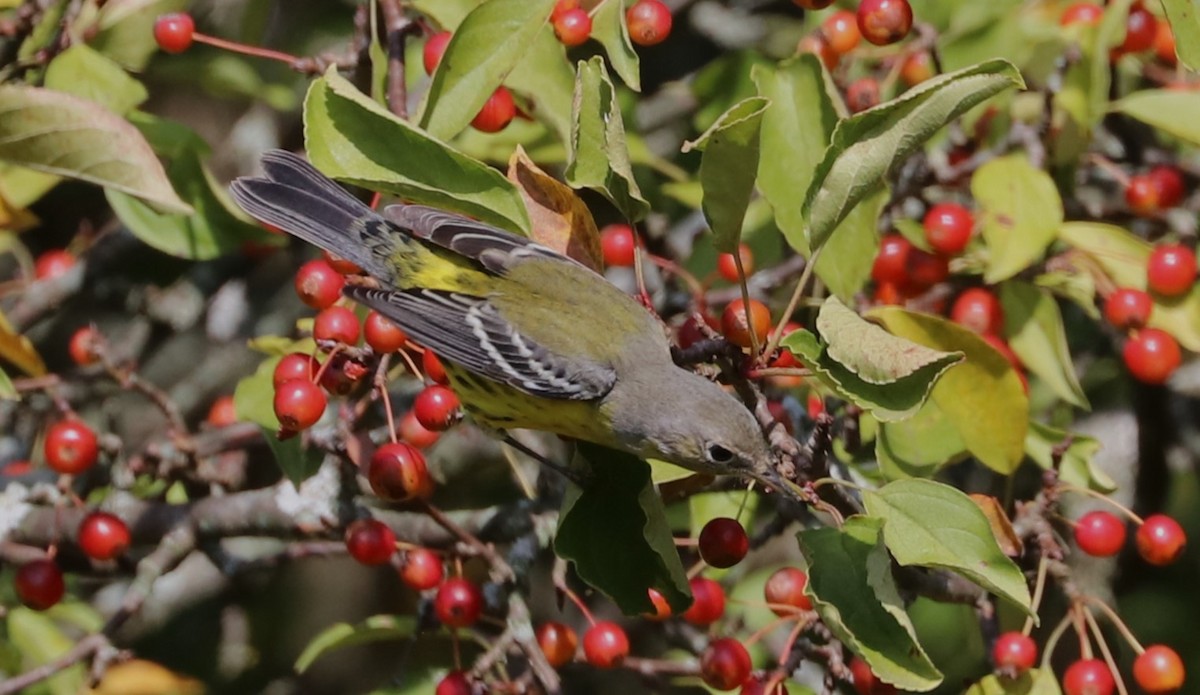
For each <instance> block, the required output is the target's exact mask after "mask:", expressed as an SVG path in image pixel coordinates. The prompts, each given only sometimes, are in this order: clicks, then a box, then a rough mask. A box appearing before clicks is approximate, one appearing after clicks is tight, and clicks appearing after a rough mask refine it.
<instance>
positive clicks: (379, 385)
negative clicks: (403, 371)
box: [375, 355, 400, 444]
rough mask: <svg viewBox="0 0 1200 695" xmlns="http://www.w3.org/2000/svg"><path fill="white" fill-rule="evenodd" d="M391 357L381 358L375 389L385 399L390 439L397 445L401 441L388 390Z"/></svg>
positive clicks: (377, 369) (376, 374) (384, 407)
mask: <svg viewBox="0 0 1200 695" xmlns="http://www.w3.org/2000/svg"><path fill="white" fill-rule="evenodd" d="M389 357H391V355H384V356H383V357H380V358H379V366H378V367H376V369H375V389H376V391H377V392H378V393H379V397H380V398H381V399H383V412H384V414H385V415H386V416H387V426H388V439H389V440H390V441H391V442H392V444H395V443H397V442H399V441H400V440H399V439H398V438H397V436H396V417H395V414H394V413H393V412H392V397H391V396H390V395H388V390H387V370H388V358H389Z"/></svg>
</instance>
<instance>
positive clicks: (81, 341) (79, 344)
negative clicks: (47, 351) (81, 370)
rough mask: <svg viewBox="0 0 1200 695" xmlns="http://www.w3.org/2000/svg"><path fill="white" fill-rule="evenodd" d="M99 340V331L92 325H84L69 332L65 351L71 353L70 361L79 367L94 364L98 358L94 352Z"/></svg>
mask: <svg viewBox="0 0 1200 695" xmlns="http://www.w3.org/2000/svg"><path fill="white" fill-rule="evenodd" d="M100 340H101V337H100V331H98V330H96V329H95V328H93V327H92V326H84V327H83V328H80V329H79V330H77V331H75V332H74V333H73V334H71V342H69V343H67V353H68V354H70V355H71V361H72V362H74V363H75V364H77V365H79V366H80V367H86V366H88V365H89V364H95V363H96V361H97V360H99V359H100V356H99V355H97V354H96V348H97V347H99V345H100Z"/></svg>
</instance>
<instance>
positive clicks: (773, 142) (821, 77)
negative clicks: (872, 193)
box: [750, 53, 840, 254]
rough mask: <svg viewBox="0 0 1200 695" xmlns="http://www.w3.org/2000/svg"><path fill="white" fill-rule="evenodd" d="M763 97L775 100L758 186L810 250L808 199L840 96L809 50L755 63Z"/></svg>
mask: <svg viewBox="0 0 1200 695" xmlns="http://www.w3.org/2000/svg"><path fill="white" fill-rule="evenodd" d="M750 75H751V77H752V78H753V79H754V84H755V85H757V86H758V93H759V95H760V96H762V97H764V98H765V99H767V100H768V101H769V102H770V104H769V106H768V107H767V110H766V113H764V114H763V120H762V133H761V135H760V138H759V142H760V146H761V148H762V150H763V151H765V152H768V153H769V156H767V157H762V158H760V159H759V162H758V189H759V190H760V191H762V194H763V197H765V198H766V199H767V200H768V201H769V202H770V203H771V207H772V208H774V209H775V224H776V225H778V227H779V229H780V231H782V232H783V236H784V238H785V239H787V242H788V244H789V245H790V246H791V247H792V248H793V249H795V250H797V251H799V252H801V253H805V254H807V253H808V252H809V247H808V241H807V239H806V238H805V236H804V220H805V215H804V211H803V206H804V199H803V198H802V197H801V196H800V195H798V193H799V192H800V191H806V190H808V187H809V185H810V184H811V183H812V180H813V173H814V170H815V169H816V167H817V165H818V164H820V162H821V159H822V157H823V156H824V154H825V148H826V147H827V146H828V145H829V137H830V135H832V134H833V130H834V128H835V127H836V126H837V122H838V117H839V112H838V108H837V107H838V106H840V98H837V99H836V100H835V97H834V96H831V95H835V94H837V88H836V87H833V86H832V84H831V79H830V77H829V73H828V72H826V71H825V69H824V67H823V66H822V65H821V61H820V59H819V58H817V57H816V56H814V55H810V54H807V53H806V54H803V55H800V56H798V57H796V58H795V59H793V60H789V61H785V62H784V63H783V64H781V65H780V66H779V67H778V68H771V67H769V66H765V65H755V66H754V67H753V68H752V69H751V71H750Z"/></svg>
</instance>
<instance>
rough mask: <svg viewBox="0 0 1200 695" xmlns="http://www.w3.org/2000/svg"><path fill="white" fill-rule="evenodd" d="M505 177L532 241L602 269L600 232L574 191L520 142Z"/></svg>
mask: <svg viewBox="0 0 1200 695" xmlns="http://www.w3.org/2000/svg"><path fill="white" fill-rule="evenodd" d="M508 180H509V181H512V182H513V183H515V184H516V185H517V190H519V191H520V192H521V198H522V200H524V201H525V209H526V210H528V211H529V220H530V224H531V228H532V229H533V239H534V241H536V242H538V243H539V244H543V245H545V246H549V247H550V248H552V249H554V250H555V251H558V252H559V253H563V254H566V255H568V256H570V257H571V258H574V259H575V260H577V261H579V262H580V263H582V264H584V265H586V266H588V267H589V268H592V269H593V270H596V271H597V272H599V271H600V270H602V268H603V265H602V263H601V260H600V259H601V256H600V232H599V231H598V230H597V229H596V221H595V220H593V219H592V213H591V211H590V210H588V208H587V205H585V204H584V202H583V201H582V200H581V199H580V198H579V196H577V195H575V191H573V190H571V188H570V187H569V186H567V185H566V184H564V183H562V182H560V181H558V180H557V179H555V178H554V177H552V176H550V175H549V174H547V173H546V172H544V171H542V170H541V169H539V168H538V166H537V165H536V164H534V163H533V161H532V160H530V159H529V156H528V155H527V154H525V150H524V149H523V148H521V147H520V146H519V145H518V146H517V150H516V152H513V155H512V158H510V159H509V160H508Z"/></svg>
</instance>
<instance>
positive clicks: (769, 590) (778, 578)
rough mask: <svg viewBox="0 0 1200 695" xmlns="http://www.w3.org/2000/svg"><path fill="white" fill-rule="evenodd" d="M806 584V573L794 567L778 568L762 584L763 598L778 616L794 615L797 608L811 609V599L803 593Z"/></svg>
mask: <svg viewBox="0 0 1200 695" xmlns="http://www.w3.org/2000/svg"><path fill="white" fill-rule="evenodd" d="M807 586H808V575H807V574H805V572H804V570H801V569H798V568H796V567H784V568H782V569H778V570H776V571H775V573H774V574H772V575H771V576H770V578H769V579H767V583H766V584H765V585H764V586H763V598H765V599H766V601H767V603H768V604H769V605H770V607H771V611H772V612H774V613H775V615H778V616H780V617H787V616H790V615H795V614H796V611H795V610H793V609H798V610H802V611H811V610H812V599H811V598H809V597H808V595H807V594H805V593H804V589H805V588H806V587H807Z"/></svg>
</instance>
